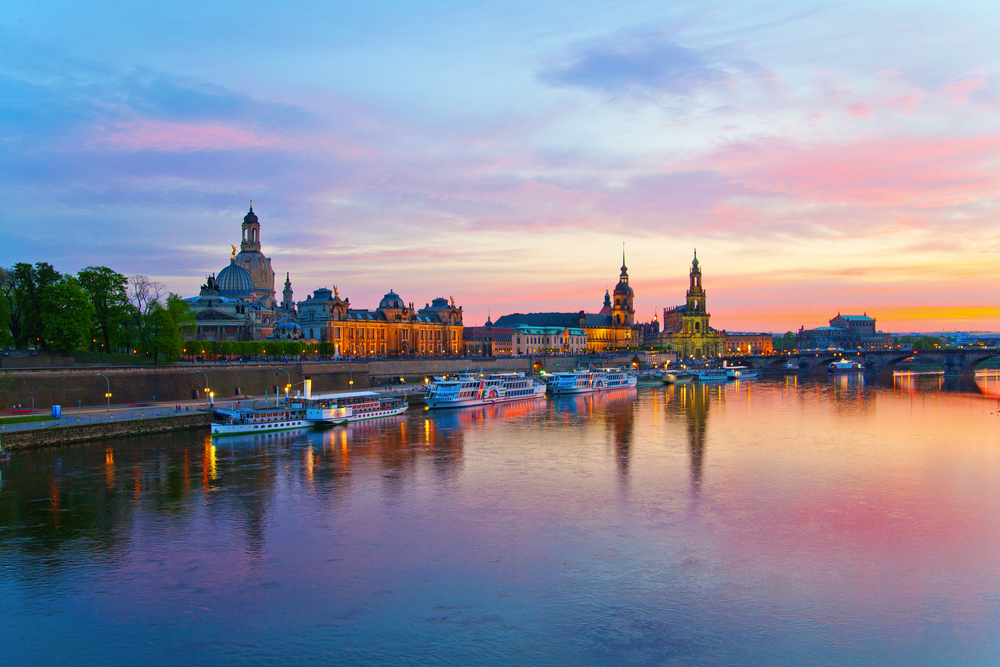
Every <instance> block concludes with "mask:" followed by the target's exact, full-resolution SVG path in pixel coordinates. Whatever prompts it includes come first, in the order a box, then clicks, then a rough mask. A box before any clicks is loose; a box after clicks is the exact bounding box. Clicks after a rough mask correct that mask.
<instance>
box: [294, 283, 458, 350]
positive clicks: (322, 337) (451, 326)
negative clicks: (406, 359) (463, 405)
mask: <svg viewBox="0 0 1000 667" xmlns="http://www.w3.org/2000/svg"><path fill="white" fill-rule="evenodd" d="M298 312H299V318H298V324H299V326H300V327H302V331H303V333H304V334H305V337H306V339H308V340H316V341H320V342H327V343H333V345H334V350H335V354H337V355H338V356H347V357H397V356H428V357H441V356H457V355H460V354H462V352H463V345H464V344H463V340H462V330H463V327H462V308H461V307H460V306H456V305H455V300H454V299H452V300H451V303H449V302H448V299H445V298H437V299H434V300H433V301H432V302H431V303H429V304H427V305H426V306H425V307H424V308H421V309H419V310H417V309H415V308H414V307H413V303H412V302H411V303H410V304H409V305H408V306H407V305H406V304H405V303H403V300H402V299H401V298H400V296H399V295H398V294H396V293H395V292H393V291H392V290H390V291H389V293H388V294H386V295H385V296H384V297H382V301H380V302H379V305H378V308H376V309H375V310H368V309H354V308H351V302H350V300H349V299H341V298H340V293H339V291H338V290H337V288H336V287H334V288H333V290H332V291H331V290H329V289H326V288H325V287H324V288H321V289H318V290H315V291H314V292H313V295H312V297H310V298H309V299H306V300H305V301H300V302H299V304H298Z"/></svg>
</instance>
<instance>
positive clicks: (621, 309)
mask: <svg viewBox="0 0 1000 667" xmlns="http://www.w3.org/2000/svg"><path fill="white" fill-rule="evenodd" d="M634 299H635V292H634V291H632V288H631V287H629V284H628V267H626V266H625V250H624V249H623V250H622V273H621V277H620V278H619V280H618V284H617V285H615V302H614V306H612V308H611V323H612V325H613V326H628V327H630V326H632V325H633V324H635V309H634V308H633V307H632V301H633V300H634Z"/></svg>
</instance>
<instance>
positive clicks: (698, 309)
mask: <svg viewBox="0 0 1000 667" xmlns="http://www.w3.org/2000/svg"><path fill="white" fill-rule="evenodd" d="M686 310H687V314H688V315H695V314H704V313H705V312H706V310H705V288H703V287H702V286H701V266H700V264H699V263H698V251H697V250H695V251H694V260H693V261H692V262H691V285H690V286H689V287H688V291H687V308H686Z"/></svg>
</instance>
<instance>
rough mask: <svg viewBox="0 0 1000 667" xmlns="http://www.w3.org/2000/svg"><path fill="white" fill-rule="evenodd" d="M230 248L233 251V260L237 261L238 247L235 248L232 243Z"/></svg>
mask: <svg viewBox="0 0 1000 667" xmlns="http://www.w3.org/2000/svg"><path fill="white" fill-rule="evenodd" d="M229 247H230V248H232V249H233V259H236V246H234V245H233V244H232V243H230V244H229Z"/></svg>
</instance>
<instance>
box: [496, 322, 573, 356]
mask: <svg viewBox="0 0 1000 667" xmlns="http://www.w3.org/2000/svg"><path fill="white" fill-rule="evenodd" d="M512 347H513V349H514V354H583V353H584V352H586V351H587V333H586V332H585V331H584V330H583V329H581V328H580V327H536V326H530V325H527V324H521V325H519V326H517V327H515V328H514V332H513V341H512Z"/></svg>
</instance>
